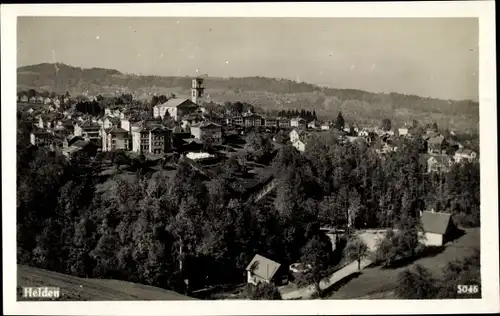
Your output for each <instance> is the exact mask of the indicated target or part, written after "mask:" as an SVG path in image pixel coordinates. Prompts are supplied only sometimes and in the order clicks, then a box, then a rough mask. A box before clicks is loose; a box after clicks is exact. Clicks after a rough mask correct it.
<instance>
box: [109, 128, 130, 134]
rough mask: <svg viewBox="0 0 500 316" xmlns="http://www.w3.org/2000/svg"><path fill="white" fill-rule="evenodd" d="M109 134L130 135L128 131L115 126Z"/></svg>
mask: <svg viewBox="0 0 500 316" xmlns="http://www.w3.org/2000/svg"><path fill="white" fill-rule="evenodd" d="M107 133H111V134H114V133H128V131H127V130H124V129H123V128H121V127H117V126H113V127H112V128H111V129H110V130H109V131H108V132H107Z"/></svg>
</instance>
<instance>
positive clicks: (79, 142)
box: [70, 140, 89, 148]
mask: <svg viewBox="0 0 500 316" xmlns="http://www.w3.org/2000/svg"><path fill="white" fill-rule="evenodd" d="M88 144H89V142H88V141H84V140H77V141H76V142H74V143H73V144H71V145H70V146H72V147H80V148H83V147H85V146H87V145H88Z"/></svg>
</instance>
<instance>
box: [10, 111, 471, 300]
mask: <svg viewBox="0 0 500 316" xmlns="http://www.w3.org/2000/svg"><path fill="white" fill-rule="evenodd" d="M241 104H242V106H245V105H244V104H243V103H241ZM101 106H102V104H101ZM231 106H232V103H231V104H230V106H229V107H231ZM300 112H302V110H301V111H300ZM299 114H300V113H299ZM339 114H340V113H339ZM280 115H291V116H292V115H295V110H294V111H291V110H283V111H282V113H280ZM304 115H305V116H309V115H311V113H310V111H304ZM312 115H313V116H314V113H313V114H312ZM18 126H19V130H18V135H19V136H22V135H29V129H30V124H19V125H18ZM339 134H340V133H338V132H337V131H331V132H327V133H322V134H321V136H312V138H311V139H310V141H309V142H308V147H307V150H306V151H305V152H304V153H300V152H298V151H297V150H296V149H295V148H294V147H293V146H291V145H285V146H283V147H282V148H281V149H280V150H278V151H277V153H276V155H275V157H274V158H273V160H272V164H271V166H269V169H268V170H266V171H269V174H270V175H272V176H273V177H274V179H275V181H276V183H277V186H276V187H275V188H274V190H272V191H270V193H269V194H268V195H267V196H266V197H265V198H263V200H262V201H260V202H259V203H258V204H257V203H255V204H253V203H246V201H247V193H248V192H249V191H250V192H251V190H252V187H250V188H248V182H251V181H253V180H255V181H256V182H257V181H259V178H258V177H255V176H254V174H252V173H250V172H247V170H246V169H247V168H251V165H254V164H248V166H246V165H245V163H246V161H244V159H241V157H240V160H238V157H235V158H230V159H228V160H227V161H225V162H223V163H221V164H219V166H218V168H214V169H213V170H214V171H215V172H214V173H215V176H214V177H212V178H210V179H207V178H206V177H205V176H204V175H202V174H201V173H200V172H199V171H197V169H196V168H194V167H193V165H191V164H190V163H187V162H186V161H184V159H182V158H180V159H174V161H175V162H176V163H177V169H176V170H175V171H174V172H173V174H172V171H168V170H161V171H156V172H154V171H144V172H142V173H140V172H138V173H136V174H133V173H130V172H129V171H123V172H120V171H116V172H115V173H114V174H113V175H111V176H110V177H109V178H108V179H105V181H104V182H103V181H102V180H101V179H103V178H104V176H103V175H100V174H101V171H102V170H103V169H104V168H108V166H106V160H111V161H113V163H114V165H124V166H125V165H128V166H131V165H132V164H134V160H131V159H130V158H128V157H127V155H125V154H124V153H120V152H115V153H112V154H106V155H107V157H103V156H102V155H104V154H101V155H100V157H96V158H95V159H94V160H91V159H89V158H88V157H86V156H85V155H82V156H79V155H77V156H75V157H74V159H72V161H71V162H67V161H66V159H65V158H64V157H63V156H61V155H60V154H58V153H57V152H51V151H50V150H47V149H44V148H38V147H36V146H30V144H29V139H28V138H27V137H17V141H18V144H17V146H18V150H17V166H18V177H17V203H18V205H17V216H18V218H23V219H24V220H23V221H19V222H18V227H17V228H18V231H17V232H18V236H17V240H18V242H17V245H18V261H19V262H20V263H22V264H30V265H34V266H38V267H45V268H49V269H52V270H55V271H58V272H62V273H70V274H74V275H78V276H84V277H97V278H117V279H123V280H129V281H134V282H140V283H144V284H151V285H156V286H161V287H163V288H167V289H174V290H177V291H181V292H183V291H185V290H189V289H186V287H185V284H184V279H189V287H190V288H191V289H194V288H201V287H204V286H207V285H214V284H215V283H217V282H221V283H232V284H237V283H239V282H241V280H242V274H241V272H242V271H244V269H245V267H246V265H247V264H248V262H249V261H250V260H251V259H252V257H253V256H254V255H255V254H256V253H260V254H262V255H265V256H266V257H269V258H271V259H273V260H276V261H278V262H280V263H282V264H283V265H288V264H290V263H294V262H298V261H301V262H305V263H310V264H311V265H312V266H313V267H320V268H318V269H317V270H315V268H313V269H312V271H311V273H312V274H308V276H307V278H306V279H305V281H304V284H306V283H307V284H310V283H316V282H317V280H319V279H321V277H323V276H324V275H321V274H322V272H321V273H320V271H325V275H326V273H327V272H328V269H329V267H330V266H331V265H332V261H331V257H332V256H331V255H330V254H329V252H331V245H330V244H329V241H328V240H322V237H320V236H323V234H322V233H321V232H320V229H319V227H321V226H323V225H328V226H330V225H331V226H335V227H338V228H346V227H350V228H352V229H358V228H364V227H368V228H397V229H398V230H397V232H395V231H389V232H388V234H387V237H386V238H385V239H384V240H383V241H382V242H381V245H380V250H379V251H378V253H377V255H378V261H379V262H380V263H381V264H382V265H383V266H391V265H393V264H395V263H397V262H398V261H399V260H403V259H405V258H409V257H411V256H416V255H418V250H419V248H418V247H417V245H418V238H417V237H418V234H419V227H418V226H419V221H418V216H419V211H420V210H425V209H428V208H432V207H433V208H436V209H437V208H438V206H439V209H441V210H444V211H447V212H451V213H452V214H453V215H454V217H455V218H456V219H457V220H458V222H459V224H460V225H467V226H477V225H479V219H480V190H479V188H480V177H479V171H480V168H479V163H478V162H474V163H462V164H457V165H455V166H454V167H452V168H451V170H450V171H449V172H445V173H443V174H441V175H436V174H432V173H430V174H427V173H426V170H425V166H424V165H421V164H420V159H419V150H420V147H419V146H420V143H419V139H420V138H419V137H416V138H415V139H413V140H408V141H406V140H404V141H402V143H401V144H400V146H398V151H397V152H393V153H390V154H387V155H384V156H381V155H379V154H377V153H376V152H375V151H374V150H373V148H371V147H370V145H369V144H364V145H363V146H361V145H360V144H355V143H343V142H342V140H341V139H340V138H339ZM283 136H285V137H286V134H283ZM252 137H253V139H249V143H250V144H251V146H249V147H247V149H251V150H250V151H253V153H254V154H255V153H257V155H256V156H259V155H260V152H271V151H272V147H270V146H269V143H270V142H268V141H269V140H268V139H267V138H266V137H265V136H263V135H260V133H256V134H252V136H249V138H252ZM285 137H284V138H285ZM458 137H465V136H460V135H459V136H458ZM464 139H465V140H469V141H474V138H473V136H468V138H464ZM460 141H463V140H460ZM262 148H264V149H262ZM104 158H106V159H104ZM136 160H137V159H136ZM177 160H178V161H177ZM144 163H148V162H147V161H143V162H142V163H141V162H140V161H139V160H137V161H136V162H135V164H137V165H138V166H140V165H143V164H144ZM112 168H114V167H112ZM127 169H130V170H131V169H132V168H131V167H127ZM144 169H146V168H144ZM166 169H167V168H166ZM257 169H258V168H257ZM252 176H253V178H252ZM100 182H103V183H100ZM354 243H355V240H353V241H351V242H350V244H354ZM318 249H319V250H318ZM348 249H357V248H356V247H353V246H351V245H348ZM302 250H304V251H303V252H302ZM348 253H359V252H357V251H348ZM360 253H363V252H362V251H360ZM327 257H330V258H327ZM354 257H356V256H354ZM358 257H359V256H358ZM476 265H477V264H476V263H468V264H459V265H458V266H457V265H456V264H455V265H450V267H448V270H447V271H448V272H446V273H445V275H446V278H448V279H449V280H456V281H450V283H453V282H455V283H453V284H454V285H453V286H454V287H456V284H458V283H459V282H462V281H463V282H466V281H467V282H471V283H473V282H475V281H474V280H475V278H477V276H478V275H479V274H478V272H477V271H479V269H478V268H476ZM196 267H197V268H196ZM200 267H202V268H200ZM323 268H324V269H323ZM476 270H477V271H476ZM314 271H315V273H313V272H314ZM412 273H413V272H412ZM320 276H321V277H320ZM412 277H413V276H412ZM408 278H409V277H408ZM440 286H441V288H444V284H441V285H440ZM452 290H453V289H452V288H451V287H450V288H449V289H448V290H447V291H448V292H447V291H444V290H443V291H444V292H443V293H444V294H442V295H443V296H444V297H446V296H450V295H451V294H450V293H451V291H452ZM403 292H404V291H403ZM266 293H267V292H266ZM270 293H272V291H270ZM446 293H448V294H446ZM266 295H267V294H266ZM271 296H272V295H271Z"/></svg>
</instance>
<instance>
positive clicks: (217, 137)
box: [30, 99, 222, 156]
mask: <svg viewBox="0 0 500 316" xmlns="http://www.w3.org/2000/svg"><path fill="white" fill-rule="evenodd" d="M158 108H160V110H161V112H157V111H156V110H158ZM166 112H168V113H169V114H170V115H169V116H170V118H171V119H169V120H167V121H165V120H164V119H165V118H166V117H165V113H166ZM153 114H154V115H153V116H151V115H148V114H146V113H140V111H134V110H130V109H128V110H125V109H123V108H122V109H109V108H107V109H105V113H104V116H103V117H95V116H90V115H84V114H78V113H76V114H75V113H71V111H62V112H61V111H55V112H52V111H41V112H39V113H38V114H37V115H36V117H35V119H36V120H35V121H34V122H33V123H34V129H33V131H32V132H31V135H30V138H31V143H32V144H33V145H48V146H51V148H55V147H59V148H60V149H61V150H62V152H63V153H64V154H66V155H67V156H69V155H70V153H73V152H76V151H77V150H76V148H74V145H73V144H72V140H73V139H79V140H83V141H84V142H87V144H89V143H93V144H94V145H97V148H98V150H102V151H113V150H126V151H129V150H131V151H134V152H139V153H151V154H164V153H167V152H169V151H171V150H172V149H173V147H174V146H175V147H179V146H176V144H179V143H180V144H181V145H180V146H183V145H184V146H186V147H189V145H194V146H196V145H198V146H201V144H202V140H203V139H204V138H205V137H207V136H208V137H210V138H211V139H212V140H213V141H214V142H215V143H218V142H220V141H221V139H222V127H221V125H220V124H217V123H214V122H211V121H209V120H208V118H207V117H206V115H204V113H203V109H202V108H200V107H199V106H197V105H196V104H194V103H192V102H191V101H190V100H188V99H171V100H169V101H168V102H166V103H164V104H162V105H160V106H157V107H155V109H154V113H153ZM166 122H167V123H166ZM181 125H182V126H184V127H182V126H181Z"/></svg>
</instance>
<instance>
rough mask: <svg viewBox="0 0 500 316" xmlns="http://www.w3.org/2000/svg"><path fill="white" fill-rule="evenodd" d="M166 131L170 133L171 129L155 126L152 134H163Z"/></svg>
mask: <svg viewBox="0 0 500 316" xmlns="http://www.w3.org/2000/svg"><path fill="white" fill-rule="evenodd" d="M166 131H169V129H167V128H165V127H164V126H162V125H158V126H155V127H153V128H152V129H151V132H152V133H155V132H160V133H163V132H166Z"/></svg>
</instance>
